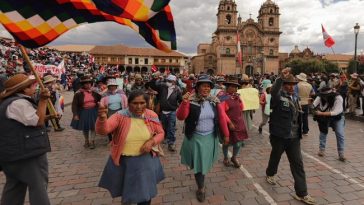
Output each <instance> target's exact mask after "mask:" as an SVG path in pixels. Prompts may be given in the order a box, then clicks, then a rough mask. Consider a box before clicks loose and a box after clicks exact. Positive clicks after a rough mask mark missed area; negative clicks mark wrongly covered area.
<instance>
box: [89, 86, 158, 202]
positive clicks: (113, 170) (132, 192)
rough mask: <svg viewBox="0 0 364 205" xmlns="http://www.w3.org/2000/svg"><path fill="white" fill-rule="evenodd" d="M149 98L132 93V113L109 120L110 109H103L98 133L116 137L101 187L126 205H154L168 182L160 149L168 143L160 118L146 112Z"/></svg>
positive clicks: (130, 111)
mask: <svg viewBox="0 0 364 205" xmlns="http://www.w3.org/2000/svg"><path fill="white" fill-rule="evenodd" d="M147 102H148V95H146V94H145V93H144V92H143V91H140V90H136V91H133V92H132V93H130V96H129V99H128V105H129V109H125V110H121V111H118V112H117V113H115V114H114V115H112V116H111V117H110V118H109V119H107V111H108V108H107V107H105V106H103V105H101V106H100V108H99V117H98V119H97V121H96V132H97V133H98V134H101V135H107V134H109V133H112V135H113V139H112V142H111V156H110V158H109V160H108V162H107V164H106V166H105V169H104V172H103V174H102V176H101V179H100V183H99V186H100V187H103V188H105V189H107V190H109V192H110V193H111V196H112V197H113V198H115V197H119V196H121V197H122V202H123V203H125V204H135V203H136V204H139V205H144V204H150V203H151V199H152V198H153V197H155V196H156V195H157V184H158V183H159V182H160V181H162V180H163V179H164V172H163V168H162V165H161V162H160V160H159V157H158V151H159V150H158V149H157V148H156V145H158V144H159V143H160V142H162V141H163V139H164V131H163V128H162V125H161V124H160V122H159V120H158V115H157V114H156V113H154V112H153V111H151V110H148V109H146V106H147Z"/></svg>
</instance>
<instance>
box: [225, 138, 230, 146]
mask: <svg viewBox="0 0 364 205" xmlns="http://www.w3.org/2000/svg"><path fill="white" fill-rule="evenodd" d="M229 142H230V139H229V138H228V137H225V139H224V145H228V144H229Z"/></svg>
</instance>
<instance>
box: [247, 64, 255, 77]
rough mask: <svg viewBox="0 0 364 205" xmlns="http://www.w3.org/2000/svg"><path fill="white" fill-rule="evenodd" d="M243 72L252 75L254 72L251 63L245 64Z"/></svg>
mask: <svg viewBox="0 0 364 205" xmlns="http://www.w3.org/2000/svg"><path fill="white" fill-rule="evenodd" d="M245 74H247V75H248V76H253V74H254V67H253V66H252V65H247V66H246V67H245Z"/></svg>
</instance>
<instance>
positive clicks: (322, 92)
mask: <svg viewBox="0 0 364 205" xmlns="http://www.w3.org/2000/svg"><path fill="white" fill-rule="evenodd" d="M333 92H334V90H333V89H332V88H330V87H329V86H325V87H323V88H321V90H320V93H319V94H320V95H328V94H331V93H333Z"/></svg>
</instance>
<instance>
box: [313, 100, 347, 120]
mask: <svg viewBox="0 0 364 205" xmlns="http://www.w3.org/2000/svg"><path fill="white" fill-rule="evenodd" d="M343 103H344V101H343V98H342V97H341V96H340V95H338V96H336V98H335V102H334V106H333V107H332V108H331V109H327V106H328V103H326V104H325V106H323V105H322V103H321V98H320V96H319V97H317V98H316V99H315V101H314V102H313V106H314V107H317V106H319V108H320V109H321V110H326V109H327V110H326V111H325V112H330V113H331V116H336V115H339V114H341V113H342V112H343V111H344V108H343Z"/></svg>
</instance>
